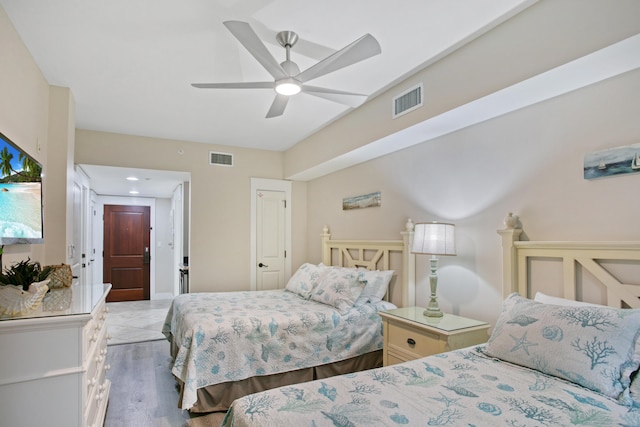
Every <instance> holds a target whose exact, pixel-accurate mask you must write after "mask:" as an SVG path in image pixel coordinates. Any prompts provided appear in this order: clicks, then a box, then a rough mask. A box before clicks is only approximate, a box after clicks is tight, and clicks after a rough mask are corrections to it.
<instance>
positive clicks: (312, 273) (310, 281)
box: [285, 263, 329, 299]
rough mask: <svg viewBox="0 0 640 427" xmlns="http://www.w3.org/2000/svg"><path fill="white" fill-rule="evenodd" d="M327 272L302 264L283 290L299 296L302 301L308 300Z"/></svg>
mask: <svg viewBox="0 0 640 427" xmlns="http://www.w3.org/2000/svg"><path fill="white" fill-rule="evenodd" d="M328 271H329V270H328V269H327V268H326V267H320V266H317V265H314V264H310V263H304V264H302V265H301V266H300V268H298V270H297V271H296V272H295V274H294V275H293V276H291V279H289V281H288V282H287V286H285V290H287V291H289V292H293V293H294V294H297V295H300V296H301V297H302V298H304V299H309V297H310V296H311V292H313V290H314V288H315V287H316V286H318V284H319V283H320V281H321V280H322V278H323V277H324V275H325V274H326V273H327V272H328Z"/></svg>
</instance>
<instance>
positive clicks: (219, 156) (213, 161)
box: [209, 151, 233, 166]
mask: <svg viewBox="0 0 640 427" xmlns="http://www.w3.org/2000/svg"><path fill="white" fill-rule="evenodd" d="M209 164H210V165H218V166H233V154H229V153H216V152H215V151H209Z"/></svg>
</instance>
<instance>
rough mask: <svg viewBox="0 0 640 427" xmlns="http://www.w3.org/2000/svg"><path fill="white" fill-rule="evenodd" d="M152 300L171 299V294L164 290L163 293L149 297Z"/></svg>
mask: <svg viewBox="0 0 640 427" xmlns="http://www.w3.org/2000/svg"><path fill="white" fill-rule="evenodd" d="M151 299H152V300H155V299H173V294H171V293H168V292H165V293H161V294H158V293H156V294H153V296H152V297H151Z"/></svg>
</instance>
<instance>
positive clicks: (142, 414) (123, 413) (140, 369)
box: [105, 340, 189, 427]
mask: <svg viewBox="0 0 640 427" xmlns="http://www.w3.org/2000/svg"><path fill="white" fill-rule="evenodd" d="M107 363H108V364H109V365H111V369H110V370H109V371H108V372H107V377H108V378H109V379H110V380H111V392H110V393H109V406H108V408H107V416H106V419H105V427H131V426H140V427H143V426H145V427H146V426H153V427H156V426H157V427H165V426H166V427H174V426H188V425H189V424H188V423H187V421H188V420H189V413H188V412H187V411H183V410H181V409H179V408H178V390H177V389H176V382H175V380H174V378H173V375H172V374H171V368H170V364H171V357H170V356H169V343H168V342H167V341H166V340H158V341H147V342H140V343H133V344H122V345H112V346H109V351H108V353H107Z"/></svg>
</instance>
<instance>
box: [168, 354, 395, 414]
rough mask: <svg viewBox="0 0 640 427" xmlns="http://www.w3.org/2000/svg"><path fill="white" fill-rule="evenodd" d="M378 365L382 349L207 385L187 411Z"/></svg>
mask: <svg viewBox="0 0 640 427" xmlns="http://www.w3.org/2000/svg"><path fill="white" fill-rule="evenodd" d="M176 354H177V348H176V347H175V346H174V345H173V342H171V356H172V357H175V355H176ZM381 366H382V350H377V351H373V352H371V353H366V354H363V355H360V356H357V357H352V358H351V359H347V360H341V361H339V362H334V363H328V364H326V365H320V366H314V367H311V368H304V369H298V370H295V371H289V372H283V373H280V374H273V375H264V376H259V377H251V378H247V379H244V380H239V381H230V382H226V383H221V384H215V385H210V386H207V387H203V388H199V389H198V391H197V393H198V401H197V402H196V403H195V404H194V405H193V407H192V408H191V409H189V412H192V413H202V412H218V411H226V410H227V409H229V406H231V402H233V401H234V400H236V399H238V398H240V397H243V396H246V395H248V394H253V393H257V392H260V391H264V390H269V389H272V388H276V387H281V386H285V385H292V384H299V383H303V382H306V381H312V380H316V379H322V378H328V377H333V376H335V375H342V374H348V373H351V372H359V371H364V370H367V369H373V368H379V367H381ZM176 381H177V382H178V385H179V387H180V397H179V400H178V402H181V401H182V392H183V388H184V387H183V386H184V383H183V382H182V381H181V380H180V379H179V378H176Z"/></svg>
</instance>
